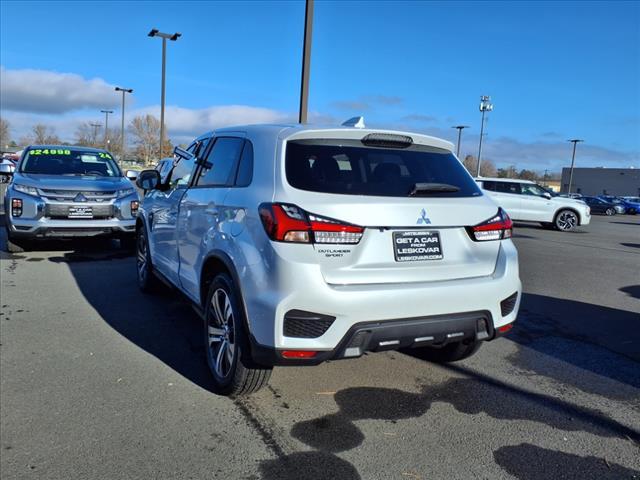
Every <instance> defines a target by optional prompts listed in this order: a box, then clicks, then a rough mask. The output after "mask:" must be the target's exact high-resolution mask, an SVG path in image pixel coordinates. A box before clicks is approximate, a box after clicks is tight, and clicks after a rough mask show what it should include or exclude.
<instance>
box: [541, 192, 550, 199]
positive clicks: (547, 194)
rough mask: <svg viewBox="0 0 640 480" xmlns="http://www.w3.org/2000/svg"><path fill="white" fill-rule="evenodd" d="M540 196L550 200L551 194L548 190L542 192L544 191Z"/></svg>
mask: <svg viewBox="0 0 640 480" xmlns="http://www.w3.org/2000/svg"><path fill="white" fill-rule="evenodd" d="M542 196H543V197H544V198H546V199H547V200H551V194H550V193H549V192H544V193H543V194H542Z"/></svg>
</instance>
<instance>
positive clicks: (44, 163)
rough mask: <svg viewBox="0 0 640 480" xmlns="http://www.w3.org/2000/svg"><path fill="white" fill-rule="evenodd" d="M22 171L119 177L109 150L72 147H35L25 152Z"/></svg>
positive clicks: (118, 170) (118, 171) (116, 166)
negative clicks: (88, 149) (99, 150)
mask: <svg viewBox="0 0 640 480" xmlns="http://www.w3.org/2000/svg"><path fill="white" fill-rule="evenodd" d="M20 171H21V172H23V173H34V174H45V175H78V176H80V175H81V176H85V175H88V176H95V177H119V176H120V175H121V173H120V169H119V168H118V165H117V164H116V162H115V161H114V160H113V157H112V156H111V154H110V153H108V152H96V151H87V150H79V149H74V148H73V147H71V148H33V149H31V150H28V151H27V152H26V153H25V156H24V159H23V160H22V163H21V167H20Z"/></svg>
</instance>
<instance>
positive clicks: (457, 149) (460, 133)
mask: <svg viewBox="0 0 640 480" xmlns="http://www.w3.org/2000/svg"><path fill="white" fill-rule="evenodd" d="M451 128H457V129H458V146H457V147H456V157H458V158H460V139H461V138H462V130H464V129H465V128H469V126H468V125H456V126H455V127H451Z"/></svg>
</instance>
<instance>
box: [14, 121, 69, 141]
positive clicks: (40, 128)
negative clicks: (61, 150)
mask: <svg viewBox="0 0 640 480" xmlns="http://www.w3.org/2000/svg"><path fill="white" fill-rule="evenodd" d="M20 143H21V144H22V145H57V144H60V143H62V142H61V141H60V137H58V135H56V132H55V129H54V128H53V127H48V126H47V125H44V124H42V123H38V124H36V125H34V126H33V128H32V129H31V134H30V135H27V136H26V137H23V138H22V139H20Z"/></svg>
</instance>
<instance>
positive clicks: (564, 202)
mask: <svg viewBox="0 0 640 480" xmlns="http://www.w3.org/2000/svg"><path fill="white" fill-rule="evenodd" d="M476 182H478V184H479V185H480V187H481V188H482V189H483V190H484V191H485V192H486V193H487V194H488V195H489V196H490V197H491V198H492V199H493V200H494V201H495V202H496V203H497V204H498V206H500V207H502V208H503V209H504V210H505V211H506V212H507V213H508V214H509V217H511V219H512V220H515V221H521V222H538V223H541V224H542V226H544V227H547V228H555V229H556V230H560V231H563V232H568V231H570V230H573V229H574V228H576V227H578V226H584V225H588V224H589V222H590V221H591V209H590V208H589V206H588V205H587V204H586V203H585V202H583V201H581V200H576V199H573V198H566V197H558V196H553V195H552V194H551V193H550V192H549V191H548V190H546V189H545V188H543V187H541V186H540V185H538V184H537V183H535V182H532V181H530V180H518V179H513V178H476Z"/></svg>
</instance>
